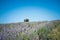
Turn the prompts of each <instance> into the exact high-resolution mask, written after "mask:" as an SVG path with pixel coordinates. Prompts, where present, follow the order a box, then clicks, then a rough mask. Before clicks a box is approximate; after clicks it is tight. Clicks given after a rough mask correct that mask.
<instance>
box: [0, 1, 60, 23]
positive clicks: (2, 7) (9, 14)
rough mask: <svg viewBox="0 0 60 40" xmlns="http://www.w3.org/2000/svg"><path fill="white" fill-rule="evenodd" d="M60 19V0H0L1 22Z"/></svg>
mask: <svg viewBox="0 0 60 40" xmlns="http://www.w3.org/2000/svg"><path fill="white" fill-rule="evenodd" d="M25 18H29V19H30V21H44V20H60V0H0V23H13V22H23V21H24V19H25Z"/></svg>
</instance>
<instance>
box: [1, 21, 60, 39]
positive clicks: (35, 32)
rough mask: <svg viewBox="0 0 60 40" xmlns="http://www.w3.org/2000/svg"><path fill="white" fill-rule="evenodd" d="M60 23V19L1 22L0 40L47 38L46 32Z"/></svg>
mask: <svg viewBox="0 0 60 40" xmlns="http://www.w3.org/2000/svg"><path fill="white" fill-rule="evenodd" d="M59 25H60V20H54V21H42V22H21V23H10V24H0V40H40V39H42V40H47V39H48V38H47V36H46V34H49V32H50V33H51V31H52V30H53V29H54V28H58V27H57V26H59ZM59 27H60V26H59ZM42 28H43V30H41V29H42ZM45 30H46V31H45ZM44 35H45V36H44ZM51 40H53V39H51ZM54 40H55V39H54Z"/></svg>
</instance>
